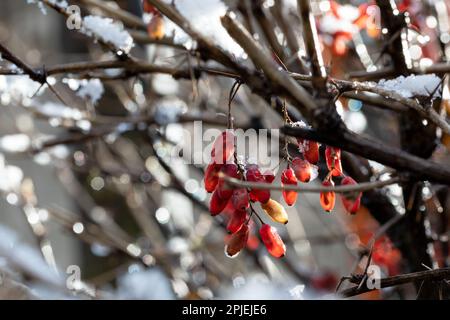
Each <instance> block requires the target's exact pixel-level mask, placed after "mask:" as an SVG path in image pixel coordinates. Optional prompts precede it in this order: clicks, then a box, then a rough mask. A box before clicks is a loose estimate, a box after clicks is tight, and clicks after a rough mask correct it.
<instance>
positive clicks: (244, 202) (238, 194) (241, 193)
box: [231, 188, 250, 211]
mask: <svg viewBox="0 0 450 320" xmlns="http://www.w3.org/2000/svg"><path fill="white" fill-rule="evenodd" d="M231 201H232V202H233V206H234V208H235V209H236V210H241V211H245V210H247V209H248V208H249V207H250V203H249V199H248V192H247V189H244V188H241V189H235V190H234V191H233V195H232V196H231Z"/></svg>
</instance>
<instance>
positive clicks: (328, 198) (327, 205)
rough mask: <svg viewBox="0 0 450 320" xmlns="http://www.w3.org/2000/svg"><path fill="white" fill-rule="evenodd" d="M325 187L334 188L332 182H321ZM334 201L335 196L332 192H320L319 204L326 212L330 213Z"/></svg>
mask: <svg viewBox="0 0 450 320" xmlns="http://www.w3.org/2000/svg"><path fill="white" fill-rule="evenodd" d="M322 185H323V186H325V187H332V186H334V182H333V180H326V181H324V182H322ZM335 201H336V194H335V193H334V192H333V191H328V192H321V193H320V204H321V206H322V208H323V210H325V211H326V212H331V210H333V208H334V203H335Z"/></svg>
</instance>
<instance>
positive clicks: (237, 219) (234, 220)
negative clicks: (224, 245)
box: [227, 210, 247, 233]
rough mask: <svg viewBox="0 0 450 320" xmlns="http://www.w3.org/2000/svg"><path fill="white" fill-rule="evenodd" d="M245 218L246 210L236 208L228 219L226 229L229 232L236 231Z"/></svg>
mask: <svg viewBox="0 0 450 320" xmlns="http://www.w3.org/2000/svg"><path fill="white" fill-rule="evenodd" d="M245 220H247V211H241V210H236V211H235V212H234V213H233V214H232V215H231V218H230V220H229V221H228V225H227V231H228V232H229V233H236V232H238V231H239V230H240V229H241V227H242V226H243V225H244V223H245Z"/></svg>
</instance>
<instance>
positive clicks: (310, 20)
mask: <svg viewBox="0 0 450 320" xmlns="http://www.w3.org/2000/svg"><path fill="white" fill-rule="evenodd" d="M297 4H298V9H299V13H300V16H301V18H302V25H303V39H304V42H305V47H306V52H307V54H308V58H309V59H310V61H311V74H312V76H313V79H312V81H313V85H314V86H315V87H317V88H325V82H326V76H327V73H326V70H325V66H324V63H323V58H322V52H321V49H320V48H321V46H320V42H319V36H318V34H317V28H316V21H315V19H314V15H313V14H312V12H311V3H310V0H298V1H297Z"/></svg>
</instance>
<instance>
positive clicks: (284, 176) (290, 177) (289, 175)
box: [281, 168, 298, 206]
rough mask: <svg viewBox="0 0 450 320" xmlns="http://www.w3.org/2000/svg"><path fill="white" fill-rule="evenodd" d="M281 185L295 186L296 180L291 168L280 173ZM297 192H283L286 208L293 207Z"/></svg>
mask: <svg viewBox="0 0 450 320" xmlns="http://www.w3.org/2000/svg"><path fill="white" fill-rule="evenodd" d="M281 184H282V185H297V178H296V177H295V174H294V170H292V169H291V168H287V169H284V170H283V172H282V173H281ZM297 196H298V194H297V192H296V191H290V190H283V198H284V201H285V202H286V204H287V205H288V206H292V205H294V203H295V202H296V201H297Z"/></svg>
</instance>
